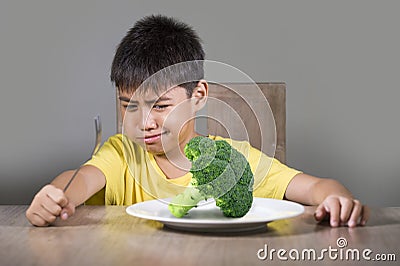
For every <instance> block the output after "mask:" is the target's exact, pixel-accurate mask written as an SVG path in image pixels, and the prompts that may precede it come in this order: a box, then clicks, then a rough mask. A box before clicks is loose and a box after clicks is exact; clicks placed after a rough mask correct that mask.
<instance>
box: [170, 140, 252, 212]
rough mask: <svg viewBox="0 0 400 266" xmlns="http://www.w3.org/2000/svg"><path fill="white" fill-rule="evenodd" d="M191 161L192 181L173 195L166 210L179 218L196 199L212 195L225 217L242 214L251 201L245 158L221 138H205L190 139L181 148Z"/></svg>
mask: <svg viewBox="0 0 400 266" xmlns="http://www.w3.org/2000/svg"><path fill="white" fill-rule="evenodd" d="M184 152H185V155H186V157H187V158H188V159H189V160H190V161H191V162H192V167H191V168H190V172H191V173H192V174H193V177H192V181H191V184H190V186H189V187H187V188H186V189H185V190H184V191H183V192H182V193H181V194H179V195H177V196H175V197H174V198H173V199H172V200H171V202H170V204H169V206H168V209H169V210H170V212H171V213H172V214H173V215H174V216H176V217H179V218H180V217H183V216H184V215H185V214H187V213H188V211H189V210H190V209H192V208H193V207H196V206H197V204H198V203H199V201H201V200H207V199H209V198H214V199H215V203H216V205H217V206H218V207H219V208H220V209H221V211H222V213H223V214H224V215H225V216H227V217H242V216H244V215H245V214H246V213H247V212H248V211H249V210H250V207H251V204H252V202H253V182H254V177H253V173H252V172H251V169H250V165H249V163H248V161H247V160H246V158H245V157H244V156H243V154H241V153H240V152H239V151H237V150H236V149H234V148H233V147H232V146H231V145H230V144H229V143H228V142H226V141H225V140H216V141H214V140H211V139H210V138H207V137H201V136H198V137H195V138H193V139H191V140H190V141H189V142H188V143H187V144H186V146H185V149H184Z"/></svg>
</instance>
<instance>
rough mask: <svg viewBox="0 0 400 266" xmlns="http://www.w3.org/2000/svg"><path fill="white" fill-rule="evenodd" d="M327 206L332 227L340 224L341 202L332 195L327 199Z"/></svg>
mask: <svg viewBox="0 0 400 266" xmlns="http://www.w3.org/2000/svg"><path fill="white" fill-rule="evenodd" d="M325 208H326V209H327V211H328V212H329V214H330V224H331V226H332V227H337V226H339V222H340V202H339V200H338V199H337V198H335V197H330V198H328V199H327V202H326V204H325Z"/></svg>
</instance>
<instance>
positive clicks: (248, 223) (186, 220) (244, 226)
mask: <svg viewBox="0 0 400 266" xmlns="http://www.w3.org/2000/svg"><path fill="white" fill-rule="evenodd" d="M169 201H170V199H162V200H151V201H145V202H141V203H137V204H134V205H132V206H129V207H127V208H126V212H127V213H128V214H130V215H132V216H136V217H139V218H144V219H149V220H155V221H159V222H161V223H163V224H164V225H165V226H167V227H170V228H173V229H179V230H187V231H198V232H243V231H253V230H260V229H262V228H265V226H266V223H268V222H271V221H275V220H280V219H286V218H291V217H294V216H297V215H300V214H302V213H303V212H304V207H303V206H302V205H300V204H298V203H294V202H291V201H286V200H277V199H268V198H254V200H253V204H252V207H251V209H250V210H249V212H248V213H247V214H246V215H245V216H243V217H241V218H228V217H225V216H224V215H223V214H222V212H221V211H220V209H219V208H218V207H217V206H215V202H214V201H213V200H208V201H207V202H205V203H203V204H199V207H197V208H193V209H191V210H190V211H189V213H188V214H187V215H185V216H184V217H182V218H176V217H175V216H173V215H172V214H171V213H170V212H169V210H168V202H169Z"/></svg>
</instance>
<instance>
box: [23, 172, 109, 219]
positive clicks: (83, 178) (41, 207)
mask: <svg viewBox="0 0 400 266" xmlns="http://www.w3.org/2000/svg"><path fill="white" fill-rule="evenodd" d="M73 174H74V170H71V171H66V172H63V173H62V174H60V175H59V176H57V177H56V178H55V179H54V180H53V181H52V182H51V184H49V185H46V186H44V187H43V188H42V189H41V190H40V191H39V192H38V193H37V194H36V195H35V197H34V199H33V200H32V203H31V205H30V206H29V208H28V209H27V211H26V217H27V218H28V220H29V221H30V222H31V223H32V224H33V225H36V226H46V225H49V224H50V223H52V222H54V221H55V220H56V219H57V217H58V216H60V217H61V219H63V220H65V219H67V218H68V217H69V216H71V215H73V214H74V212H75V207H76V206H78V205H80V204H82V203H84V202H85V201H86V200H87V199H89V198H90V197H91V196H92V195H94V194H95V193H96V192H97V191H99V190H100V189H102V188H103V187H104V186H105V184H106V181H105V180H106V179H105V176H104V174H103V173H102V172H101V171H100V170H99V169H98V168H96V167H94V166H90V165H85V166H83V167H82V168H81V169H80V170H79V172H78V174H77V175H76V177H75V179H74V180H73V181H72V183H71V185H70V186H69V188H68V189H67V191H66V192H65V193H64V192H63V189H64V187H65V185H66V184H67V183H68V181H69V180H70V179H71V177H72V175H73Z"/></svg>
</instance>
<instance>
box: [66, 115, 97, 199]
mask: <svg viewBox="0 0 400 266" xmlns="http://www.w3.org/2000/svg"><path fill="white" fill-rule="evenodd" d="M94 127H95V130H96V145H95V146H94V149H93V151H92V156H93V155H95V154H96V153H97V151H98V150H99V148H100V144H101V120H100V116H99V115H97V116H96V117H95V118H94ZM92 156H91V157H92ZM82 166H83V164H81V165H80V166H79V167H78V169H76V170H75V172H74V174H73V175H72V177H71V179H70V180H69V181H68V183H67V185H65V187H64V189H63V191H64V193H65V191H67V189H68V187H69V186H70V185H71V183H72V181H73V180H74V179H75V177H76V175H77V174H78V172H79V170H80V169H81V168H82Z"/></svg>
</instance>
